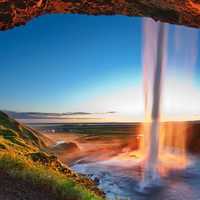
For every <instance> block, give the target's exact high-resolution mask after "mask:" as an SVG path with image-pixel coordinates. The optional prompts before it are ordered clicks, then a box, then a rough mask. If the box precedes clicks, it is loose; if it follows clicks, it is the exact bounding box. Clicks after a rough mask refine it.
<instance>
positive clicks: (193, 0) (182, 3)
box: [0, 0, 200, 30]
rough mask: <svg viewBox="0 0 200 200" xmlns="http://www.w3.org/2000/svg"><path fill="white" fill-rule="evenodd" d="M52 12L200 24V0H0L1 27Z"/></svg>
mask: <svg viewBox="0 0 200 200" xmlns="http://www.w3.org/2000/svg"><path fill="white" fill-rule="evenodd" d="M51 13H77V14H88V15H125V16H145V17H151V18H153V19H154V20H160V21H163V22H169V23H173V24H180V25H186V26H192V27H200V0H0V30H6V29H10V28H13V27H15V26H19V25H24V24H26V23H27V22H28V21H30V20H31V19H33V18H34V17H37V16H41V15H45V14H51Z"/></svg>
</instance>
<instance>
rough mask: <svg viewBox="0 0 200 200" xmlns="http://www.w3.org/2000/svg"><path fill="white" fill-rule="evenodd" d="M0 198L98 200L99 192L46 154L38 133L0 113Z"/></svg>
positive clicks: (19, 199) (84, 179) (100, 193)
mask: <svg viewBox="0 0 200 200" xmlns="http://www.w3.org/2000/svg"><path fill="white" fill-rule="evenodd" d="M0 199H5V200H7V199H8V200H21V199H26V200H33V199H34V200H37V199H38V200H39V199H43V200H56V199H59V200H82V199H83V200H89V199H90V200H101V199H103V193H102V192H101V191H100V190H98V188H97V187H96V186H95V184H94V182H93V181H91V180H90V179H88V178H86V177H82V176H80V175H78V174H76V173H74V172H73V171H72V170H70V169H69V168H68V167H67V166H65V165H63V164H62V163H61V162H60V161H59V160H58V159H57V158H56V157H55V156H54V155H52V154H50V153H48V149H47V148H46V146H45V143H44V142H43V140H42V136H41V135H40V133H38V132H36V131H35V130H32V129H30V128H28V127H26V126H24V125H22V124H20V123H18V122H17V121H15V120H13V119H11V118H9V117H8V116H7V115H6V114H5V113H3V112H1V111H0Z"/></svg>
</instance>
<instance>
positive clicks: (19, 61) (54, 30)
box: [0, 15, 141, 112]
mask: <svg viewBox="0 0 200 200" xmlns="http://www.w3.org/2000/svg"><path fill="white" fill-rule="evenodd" d="M0 44H1V45H0V52H1V54H0V57H1V58H0V59H1V65H0V67H1V68H0V69H1V93H0V99H1V102H0V107H1V108H2V109H9V110H10V109H11V110H18V111H46V112H50V111H51V112H52V111H54V112H66V111H72V110H84V108H81V107H80V106H79V104H80V102H82V101H87V99H91V98H92V97H95V96H96V95H100V94H102V95H106V94H108V93H110V92H111V91H113V90H116V89H118V88H122V87H125V88H126V87H130V86H134V85H135V84H137V83H138V82H140V81H141V80H140V79H141V19H140V18H128V17H120V16H115V17H103V16H101V17H92V16H81V15H51V16H44V17H40V18H37V19H35V20H33V21H31V22H30V23H28V24H27V26H25V27H19V28H15V29H12V30H9V31H6V32H0ZM105 109H107V108H105Z"/></svg>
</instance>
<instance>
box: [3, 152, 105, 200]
mask: <svg viewBox="0 0 200 200" xmlns="http://www.w3.org/2000/svg"><path fill="white" fill-rule="evenodd" d="M0 170H1V171H4V172H6V173H8V174H9V175H10V176H12V177H14V178H17V179H19V180H29V181H31V183H32V184H35V185H38V186H40V187H44V186H45V187H47V188H48V189H49V190H50V191H52V192H53V193H54V194H55V195H56V196H57V197H58V199H60V200H68V199H69V200H71V199H73V200H102V198H101V197H98V196H97V195H95V194H94V193H93V192H91V191H89V190H88V189H86V188H84V187H83V186H80V185H78V184H77V183H76V182H74V181H73V180H72V179H70V178H67V177H66V176H64V175H63V174H61V173H59V172H57V171H55V170H52V169H51V168H49V167H47V166H44V165H41V164H40V163H33V161H31V160H29V159H26V158H24V157H22V156H19V155H15V154H10V153H9V154H8V153H4V154H2V153H1V154H0Z"/></svg>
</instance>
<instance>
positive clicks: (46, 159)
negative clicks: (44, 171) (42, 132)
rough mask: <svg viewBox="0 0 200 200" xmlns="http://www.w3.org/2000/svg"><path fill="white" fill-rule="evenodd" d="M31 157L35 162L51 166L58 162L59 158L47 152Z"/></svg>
mask: <svg viewBox="0 0 200 200" xmlns="http://www.w3.org/2000/svg"><path fill="white" fill-rule="evenodd" d="M29 156H30V157H31V159H32V160H33V161H34V162H41V163H43V164H51V163H52V162H55V161H56V160H57V157H56V156H54V155H48V154H47V153H45V152H42V151H39V152H35V153H30V154H29Z"/></svg>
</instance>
